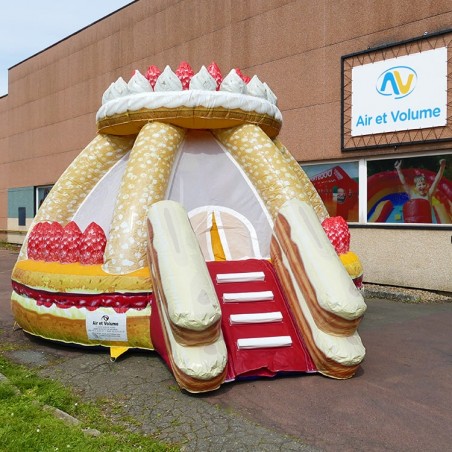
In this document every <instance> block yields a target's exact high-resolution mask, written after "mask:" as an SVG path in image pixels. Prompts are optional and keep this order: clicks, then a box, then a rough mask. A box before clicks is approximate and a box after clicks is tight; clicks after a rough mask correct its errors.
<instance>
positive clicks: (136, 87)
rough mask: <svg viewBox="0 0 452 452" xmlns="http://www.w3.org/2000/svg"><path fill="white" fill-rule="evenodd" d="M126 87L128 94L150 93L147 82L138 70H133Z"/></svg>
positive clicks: (149, 85)
mask: <svg viewBox="0 0 452 452" xmlns="http://www.w3.org/2000/svg"><path fill="white" fill-rule="evenodd" d="M127 86H128V88H129V92H130V94H135V93H146V92H152V86H151V84H150V83H149V80H148V79H147V78H146V77H145V76H144V75H143V74H142V73H141V72H140V71H138V70H135V73H134V74H133V76H132V78H131V79H130V80H129V83H128V84H127Z"/></svg>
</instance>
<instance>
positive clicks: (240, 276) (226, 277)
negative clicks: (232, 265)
mask: <svg viewBox="0 0 452 452" xmlns="http://www.w3.org/2000/svg"><path fill="white" fill-rule="evenodd" d="M216 280H217V284H221V283H233V282H253V281H264V280H265V275H264V272H246V273H219V274H217V277H216Z"/></svg>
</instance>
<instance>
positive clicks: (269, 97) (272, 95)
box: [264, 83, 278, 105]
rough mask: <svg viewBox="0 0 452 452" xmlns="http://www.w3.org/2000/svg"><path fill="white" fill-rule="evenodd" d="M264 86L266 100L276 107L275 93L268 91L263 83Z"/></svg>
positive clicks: (267, 87)
mask: <svg viewBox="0 0 452 452" xmlns="http://www.w3.org/2000/svg"><path fill="white" fill-rule="evenodd" d="M264 86H265V92H266V97H267V100H268V101H269V102H270V103H272V104H273V105H276V102H277V101H278V98H277V97H276V95H275V93H274V92H273V91H272V90H271V89H270V87H269V86H268V85H267V84H266V83H264Z"/></svg>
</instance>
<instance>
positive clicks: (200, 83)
mask: <svg viewBox="0 0 452 452" xmlns="http://www.w3.org/2000/svg"><path fill="white" fill-rule="evenodd" d="M190 89H200V90H203V91H216V89H217V82H216V81H215V79H214V78H213V77H212V76H211V75H210V74H209V71H208V70H207V69H206V67H205V66H202V67H201V69H200V70H199V72H198V73H197V74H195V75H194V76H193V77H192V79H191V80H190Z"/></svg>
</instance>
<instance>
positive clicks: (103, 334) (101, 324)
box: [86, 308, 127, 342]
mask: <svg viewBox="0 0 452 452" xmlns="http://www.w3.org/2000/svg"><path fill="white" fill-rule="evenodd" d="M110 311H112V310H110ZM86 332H87V334H88V339H90V340H92V341H100V340H102V341H125V342H127V317H126V314H124V313H121V314H120V313H117V312H114V311H112V312H109V313H108V314H107V313H106V312H105V309H104V308H98V309H96V310H95V311H87V312H86Z"/></svg>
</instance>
